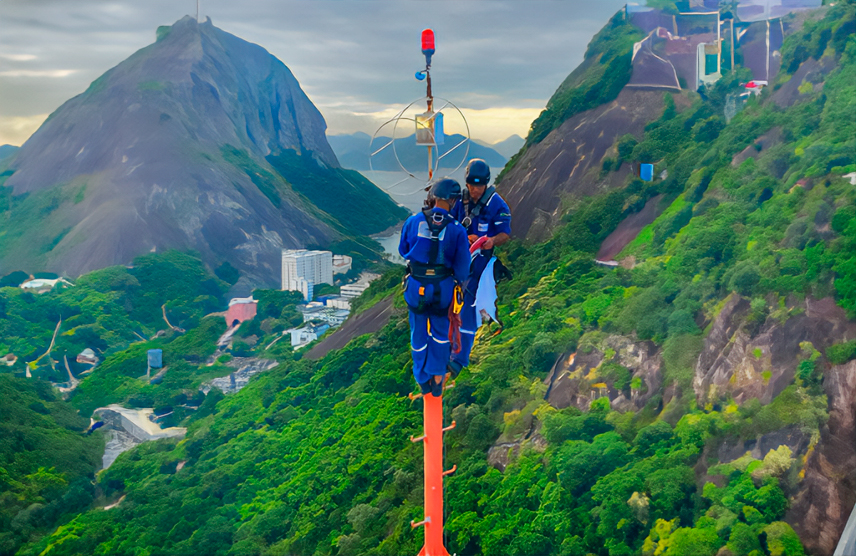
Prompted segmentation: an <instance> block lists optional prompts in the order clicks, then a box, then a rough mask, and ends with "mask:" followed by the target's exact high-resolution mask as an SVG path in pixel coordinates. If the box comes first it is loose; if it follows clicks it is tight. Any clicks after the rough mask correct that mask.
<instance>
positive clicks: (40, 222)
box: [0, 16, 407, 285]
mask: <svg viewBox="0 0 856 556" xmlns="http://www.w3.org/2000/svg"><path fill="white" fill-rule="evenodd" d="M325 129H326V123H325V121H324V118H323V116H322V115H321V113H320V112H319V111H318V109H317V108H316V107H315V106H314V105H313V104H312V102H311V101H310V100H309V98H308V97H307V96H306V94H305V93H304V92H303V91H302V90H301V88H300V84H299V83H298V82H297V80H296V79H295V78H294V76H293V75H292V73H291V71H289V69H288V68H287V67H286V66H285V65H284V64H283V63H282V62H281V61H279V60H278V59H276V58H275V57H274V56H272V55H271V54H269V53H268V52H267V51H266V50H265V49H263V48H262V47H260V46H258V45H255V44H251V43H248V42H246V41H244V40H242V39H240V38H238V37H236V36H234V35H231V34H229V33H226V32H224V31H222V30H220V29H218V28H217V27H214V25H213V24H212V23H211V21H210V19H209V20H207V21H206V22H205V23H197V21H196V20H195V19H194V18H191V17H189V16H188V17H185V18H183V19H181V20H180V21H178V22H176V23H175V24H174V25H172V26H164V27H160V28H159V29H158V30H157V41H156V42H155V43H154V44H151V45H149V46H147V47H145V48H143V49H141V50H139V51H138V52H136V53H135V54H133V55H132V56H131V57H130V58H128V59H127V60H125V61H124V62H122V63H121V64H119V65H118V66H116V67H115V68H113V69H111V70H109V71H108V72H107V73H105V74H104V75H102V76H101V77H99V78H98V79H97V80H95V81H94V82H93V83H92V84H91V85H90V87H89V88H88V89H87V90H86V91H85V92H84V93H82V94H81V95H78V96H77V97H74V98H72V99H71V100H69V101H68V102H66V103H65V104H63V105H62V106H61V107H60V108H59V109H58V110H56V112H54V113H53V114H51V116H50V117H49V118H48V119H47V121H46V122H45V123H44V124H43V125H42V126H41V127H40V128H39V129H38V130H37V131H36V132H35V133H34V134H33V136H32V137H30V139H29V140H28V141H27V142H26V143H25V144H24V145H23V146H22V147H21V148H20V150H18V151H17V152H15V153H14V154H13V155H12V156H10V157H9V158H7V159H6V160H4V161H3V163H2V166H4V167H6V171H5V172H2V173H0V185H3V181H4V180H5V185H6V186H7V187H6V188H2V189H0V195H8V193H3V192H6V191H9V189H8V188H9V187H11V188H12V190H11V191H12V193H11V194H12V198H11V200H8V199H7V200H4V199H0V207H4V209H0V210H3V211H4V212H5V213H6V214H5V215H4V216H5V217H4V218H3V219H2V223H0V268H4V269H10V270H15V269H23V270H27V271H29V272H33V271H40V270H48V271H53V272H57V273H61V274H64V275H69V276H77V275H79V274H81V273H84V272H87V271H89V270H93V269H97V268H101V267H105V266H109V265H113V264H125V263H129V262H131V260H132V259H133V258H134V257H135V256H137V255H140V254H143V253H148V252H153V251H156V252H160V251H164V250H168V249H173V248H175V249H180V250H189V249H190V250H195V251H197V252H198V253H199V254H200V255H201V256H202V258H203V260H204V261H205V262H206V264H208V265H210V266H211V267H212V268H216V267H217V266H218V265H220V264H222V263H224V262H228V263H230V264H231V265H232V266H234V267H236V268H237V269H239V270H240V271H241V273H242V274H243V275H244V276H245V277H246V278H247V279H248V280H249V281H250V282H251V283H254V284H260V283H261V284H271V285H272V284H275V283H277V281H278V276H279V274H280V272H281V271H280V266H281V263H280V257H281V255H280V250H281V249H282V248H297V247H306V246H329V245H331V244H333V243H336V242H341V241H343V240H346V239H348V238H352V237H354V236H358V235H368V234H371V233H376V232H378V231H381V230H383V229H385V228H387V227H388V226H391V225H393V224H395V223H396V222H398V221H400V220H401V219H402V218H404V217H405V216H406V214H407V212H406V211H405V210H404V209H402V208H401V207H399V206H398V205H396V204H395V203H394V202H393V201H392V200H391V199H390V198H389V196H387V195H386V194H385V193H383V192H382V191H380V190H379V189H377V188H376V187H375V186H374V185H373V184H372V183H371V182H369V181H368V180H366V179H365V178H363V177H362V176H361V175H360V174H359V173H357V172H353V171H349V170H345V169H343V168H342V167H341V165H340V164H339V161H338V160H337V158H336V155H335V154H334V153H333V150H332V149H331V148H330V145H329V144H328V142H327V139H326V136H325ZM6 151H8V149H6ZM4 152H5V151H4ZM3 169H4V168H0V170H3ZM369 215H371V217H370V218H369V217H368V216H369Z"/></svg>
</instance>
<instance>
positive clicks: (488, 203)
mask: <svg viewBox="0 0 856 556" xmlns="http://www.w3.org/2000/svg"><path fill="white" fill-rule="evenodd" d="M466 183H467V190H466V191H464V192H463V198H462V202H460V203H458V204H457V205H455V207H454V208H453V209H452V216H453V217H454V218H455V219H456V220H457V221H458V222H460V223H461V224H462V225H463V226H464V228H466V229H467V235H468V239H469V242H470V244H472V243H475V242H476V241H477V240H478V239H479V238H481V237H485V236H486V237H487V239H486V240H485V243H484V244H483V245H482V248H481V252H480V253H479V254H478V255H477V256H475V257H474V258H473V259H472V264H471V266H470V276H469V279H468V280H467V284H466V288H465V289H464V306H463V308H462V309H461V350H460V351H459V352H458V353H456V354H453V355H452V357H451V359H450V361H449V365H448V371H449V373H450V375H451V376H452V378H455V377H457V376H458V373H460V372H461V369H463V368H464V367H466V366H467V365H469V363H470V351H472V349H473V342H474V340H475V335H476V330H478V328H479V325H480V324H481V323H480V317H479V316H478V315H476V292H477V291H478V286H479V280H480V279H481V275H482V272H483V271H484V269H485V267H486V266H487V264H488V262H490V259H491V257H492V256H493V248H494V247H496V246H497V245H502V244H503V243H505V242H507V241H508V240H509V239H511V210H510V209H509V208H508V204H507V203H506V202H505V200H504V199H503V198H502V197H500V196H499V194H498V193H497V192H496V190H495V189H494V188H493V186H490V187H488V184H489V183H490V166H488V164H487V162H485V161H484V160H482V159H480V158H474V159H472V160H470V162H469V164H467V173H466Z"/></svg>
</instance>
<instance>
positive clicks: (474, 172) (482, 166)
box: [466, 158, 490, 185]
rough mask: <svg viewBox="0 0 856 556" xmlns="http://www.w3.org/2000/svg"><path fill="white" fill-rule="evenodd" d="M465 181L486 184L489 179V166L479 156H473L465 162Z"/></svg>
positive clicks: (472, 183) (473, 183)
mask: <svg viewBox="0 0 856 556" xmlns="http://www.w3.org/2000/svg"><path fill="white" fill-rule="evenodd" d="M466 179H467V183H468V184H470V185H487V184H488V182H489V181H490V166H488V165H487V162H485V161H484V160H482V159H481V158H474V159H472V160H470V162H469V164H467V178H466Z"/></svg>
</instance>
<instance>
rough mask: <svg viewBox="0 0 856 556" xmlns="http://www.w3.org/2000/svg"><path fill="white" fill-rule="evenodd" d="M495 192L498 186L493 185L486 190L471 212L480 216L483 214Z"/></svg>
mask: <svg viewBox="0 0 856 556" xmlns="http://www.w3.org/2000/svg"><path fill="white" fill-rule="evenodd" d="M494 193H496V188H495V187H494V186H492V185H491V186H490V187H488V188H487V189H486V190H485V192H484V195H482V196H481V197H479V201H478V202H477V203H476V204H475V205H473V208H472V210H470V212H469V214H471V215H473V216H479V215H480V214H481V211H482V209H483V208H484V207H486V206H487V203H488V201H490V198H491V197H493V194H494Z"/></svg>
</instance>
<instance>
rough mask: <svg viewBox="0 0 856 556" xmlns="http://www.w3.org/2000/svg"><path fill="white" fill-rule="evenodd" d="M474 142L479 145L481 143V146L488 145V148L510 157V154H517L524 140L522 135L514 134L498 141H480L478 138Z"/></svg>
mask: <svg viewBox="0 0 856 556" xmlns="http://www.w3.org/2000/svg"><path fill="white" fill-rule="evenodd" d="M475 142H476V143H478V144H479V145H482V146H483V147H488V148H490V149H493V150H495V151H496V152H498V153H499V154H500V155H501V156H504V157H505V158H511V157H512V156H514V155H516V154H517V151H519V150H520V148H521V147H523V143H525V142H526V141H525V140H524V139H523V137H521V136H519V135H517V134H514V135H512V136H511V137H509V138H507V139H503V140H502V141H500V142H499V143H493V144H490V143H487V142H485V141H480V140H478V139H475Z"/></svg>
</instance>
